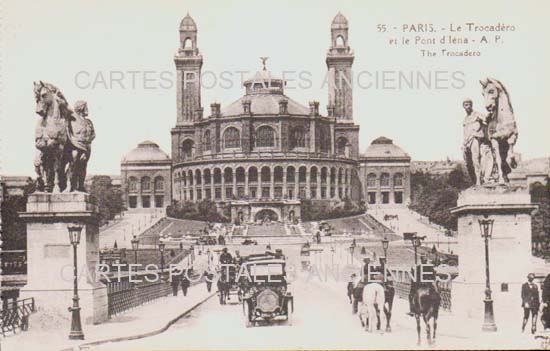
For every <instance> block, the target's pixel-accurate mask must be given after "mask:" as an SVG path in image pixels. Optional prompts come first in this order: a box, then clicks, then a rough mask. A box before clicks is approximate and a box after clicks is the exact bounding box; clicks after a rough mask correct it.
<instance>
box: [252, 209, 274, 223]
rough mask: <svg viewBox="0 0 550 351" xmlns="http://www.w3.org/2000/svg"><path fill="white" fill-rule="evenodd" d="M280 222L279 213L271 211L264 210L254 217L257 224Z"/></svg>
mask: <svg viewBox="0 0 550 351" xmlns="http://www.w3.org/2000/svg"><path fill="white" fill-rule="evenodd" d="M278 220H279V216H278V215H277V212H275V211H273V210H270V209H263V210H260V211H258V213H256V216H254V221H255V222H262V223H266V222H276V221H278Z"/></svg>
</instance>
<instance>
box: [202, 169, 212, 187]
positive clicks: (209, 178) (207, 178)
mask: <svg viewBox="0 0 550 351" xmlns="http://www.w3.org/2000/svg"><path fill="white" fill-rule="evenodd" d="M202 177H203V178H204V184H211V183H212V172H211V171H210V168H206V169H205V170H204V171H203V172H202Z"/></svg>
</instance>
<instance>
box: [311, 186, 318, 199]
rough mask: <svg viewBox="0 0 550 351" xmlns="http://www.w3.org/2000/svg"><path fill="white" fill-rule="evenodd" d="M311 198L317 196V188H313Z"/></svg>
mask: <svg viewBox="0 0 550 351" xmlns="http://www.w3.org/2000/svg"><path fill="white" fill-rule="evenodd" d="M310 193H311V198H312V199H316V198H317V188H311V191H310Z"/></svg>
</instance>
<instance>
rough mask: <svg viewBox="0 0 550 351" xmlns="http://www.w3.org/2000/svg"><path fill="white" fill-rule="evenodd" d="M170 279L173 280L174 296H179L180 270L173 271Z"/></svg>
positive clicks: (171, 282)
mask: <svg viewBox="0 0 550 351" xmlns="http://www.w3.org/2000/svg"><path fill="white" fill-rule="evenodd" d="M170 279H171V281H170V285H171V286H172V293H173V294H174V296H178V286H179V284H180V280H181V273H179V274H178V269H174V270H173V271H172V274H171V277H170Z"/></svg>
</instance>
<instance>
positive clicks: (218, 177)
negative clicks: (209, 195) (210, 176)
mask: <svg viewBox="0 0 550 351" xmlns="http://www.w3.org/2000/svg"><path fill="white" fill-rule="evenodd" d="M221 183H222V170H221V169H220V168H218V167H216V168H214V184H221Z"/></svg>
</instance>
